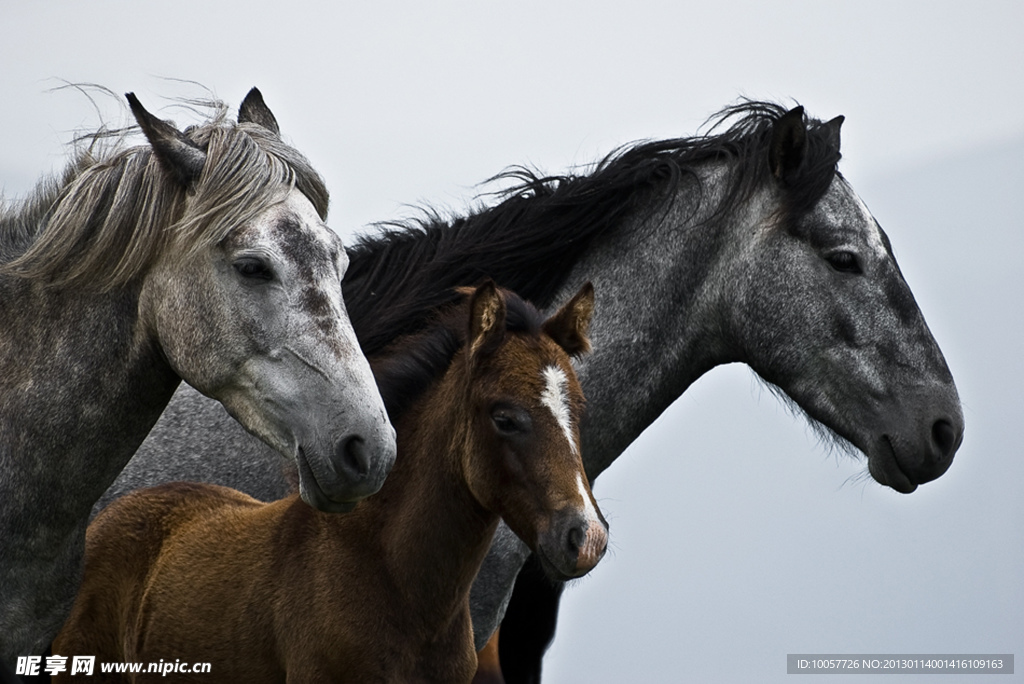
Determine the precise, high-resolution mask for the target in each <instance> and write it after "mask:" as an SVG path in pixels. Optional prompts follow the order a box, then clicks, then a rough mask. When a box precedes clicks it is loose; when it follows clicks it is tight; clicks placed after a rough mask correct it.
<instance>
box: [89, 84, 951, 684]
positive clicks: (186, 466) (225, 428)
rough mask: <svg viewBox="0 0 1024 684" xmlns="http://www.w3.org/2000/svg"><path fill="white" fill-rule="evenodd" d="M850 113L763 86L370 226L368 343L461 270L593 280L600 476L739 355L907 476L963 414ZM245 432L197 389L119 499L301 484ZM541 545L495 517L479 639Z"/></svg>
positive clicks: (475, 276) (513, 643) (356, 280)
mask: <svg viewBox="0 0 1024 684" xmlns="http://www.w3.org/2000/svg"><path fill="white" fill-rule="evenodd" d="M841 123H842V118H841V117H839V118H836V119H833V120H831V121H828V122H821V121H817V120H813V119H808V118H807V117H805V115H804V113H803V109H802V108H801V107H797V108H795V109H793V110H790V111H788V112H787V111H786V110H785V109H783V108H780V107H779V106H777V105H774V104H770V103H760V102H747V103H743V104H741V105H737V106H736V107H733V108H730V109H727V110H724V111H723V112H722V113H721V114H720V115H719V118H718V119H717V121H716V124H715V126H713V127H712V128H711V129H710V130H709V132H708V133H707V134H706V135H702V136H698V137H693V138H686V139H678V140H665V141H657V142H650V143H643V144H638V145H634V146H630V147H627V148H624V149H622V150H619V151H617V152H615V153H613V154H612V155H610V156H609V157H607V158H606V159H604V160H603V161H602V162H600V163H599V164H598V165H597V166H596V168H595V169H594V170H593V171H592V172H591V173H589V174H587V175H583V176H579V177H549V178H538V177H536V176H534V175H533V174H532V173H530V172H528V171H526V170H514V171H512V172H510V173H508V174H506V175H505V177H506V178H509V177H511V178H512V179H516V180H518V181H519V184H518V185H517V186H516V187H514V188H513V189H511V190H509V191H508V193H507V195H506V199H505V200H504V201H502V202H501V203H499V204H497V205H496V206H493V207H491V208H487V209H484V210H481V211H479V212H477V213H474V214H473V215H470V216H468V217H465V218H460V219H457V220H454V221H451V222H446V221H443V220H441V219H439V218H437V217H432V216H428V217H427V218H426V219H424V220H423V221H421V222H418V223H416V224H415V225H404V226H403V225H397V226H392V227H391V228H390V229H388V230H386V231H384V232H383V233H382V234H380V235H376V236H373V237H369V238H365V239H363V240H362V242H361V243H359V244H357V245H356V246H355V247H354V248H352V249H351V250H350V257H351V259H352V263H351V267H350V269H349V271H348V274H347V275H346V278H345V297H346V303H347V305H348V309H349V313H350V315H351V317H352V321H353V326H354V327H355V330H356V334H357V335H358V337H359V340H360V343H361V344H362V345H363V349H364V351H366V352H367V353H368V354H373V353H374V352H376V351H379V350H380V349H381V348H382V347H383V346H384V345H386V344H387V342H389V341H390V340H392V339H394V337H396V336H397V335H399V334H402V333H408V332H412V331H415V330H417V329H421V328H422V327H423V326H424V325H425V324H426V322H427V320H428V315H429V314H428V312H429V311H430V310H431V309H432V308H433V307H435V306H438V305H439V304H441V303H443V302H444V301H446V300H447V299H448V298H450V297H451V296H452V295H451V294H450V291H449V288H451V287H452V286H454V285H466V284H472V283H474V282H477V281H479V280H480V279H481V278H483V277H484V276H488V275H489V276H491V277H493V278H494V279H495V280H496V281H497V282H498V283H499V284H501V285H503V286H506V287H509V288H511V289H514V290H517V291H518V292H520V293H521V294H522V295H523V296H524V297H525V298H527V299H530V300H532V301H533V302H535V303H537V304H539V305H540V306H549V305H550V304H551V303H552V302H554V301H558V300H559V299H560V298H565V297H567V296H568V295H569V294H571V293H572V292H574V291H576V290H577V289H579V287H580V285H582V283H583V282H585V281H587V280H590V281H593V283H594V285H595V286H596V288H597V292H598V299H597V303H596V306H597V312H598V315H597V317H596V319H595V323H594V327H593V329H592V331H591V332H592V340H593V343H594V353H593V354H592V355H591V356H589V357H587V358H586V359H584V360H582V361H581V362H580V363H579V375H580V378H581V380H582V383H583V388H584V392H585V393H586V395H587V415H586V419H585V421H584V423H583V427H582V438H583V445H584V454H585V456H584V458H585V464H586V467H587V472H588V474H589V475H590V477H591V478H593V477H596V476H597V475H599V474H600V473H601V472H602V471H603V470H604V469H605V468H607V467H608V466H609V465H610V464H611V463H612V461H614V460H615V459H616V458H617V457H618V456H619V454H621V453H622V452H623V451H624V450H625V449H626V447H627V446H628V445H629V444H630V443H631V442H632V441H633V440H634V439H636V437H637V436H638V435H639V434H640V433H641V432H643V430H644V429H645V428H646V427H647V426H648V425H650V424H651V423H652V422H653V421H654V420H655V419H656V418H657V417H658V415H660V414H661V412H662V411H664V410H665V409H666V408H667V407H668V406H669V404H671V403H672V402H673V401H674V400H675V399H676V398H677V397H679V395H680V394H682V393H683V391H684V390H686V388H687V387H689V386H690V384H692V383H693V382H694V381H695V380H696V379H697V378H699V377H700V376H701V375H703V374H704V373H706V372H707V371H708V370H710V369H711V368H714V367H715V366H717V365H719V364H725V363H732V362H743V363H746V364H748V365H750V367H751V368H753V370H754V371H755V372H756V373H757V374H758V375H759V376H760V377H761V378H762V379H763V380H764V381H765V382H767V383H769V384H770V386H771V387H772V388H773V389H776V390H777V391H778V394H779V395H780V396H783V397H788V398H789V399H790V400H792V402H794V403H795V405H796V406H798V407H799V408H800V409H802V411H803V412H804V413H805V414H806V415H807V416H808V418H809V420H810V421H811V423H812V424H813V425H814V426H816V427H818V428H820V429H821V430H822V431H823V432H824V433H825V434H827V435H830V436H831V437H832V438H834V439H835V441H836V442H837V443H838V444H840V445H841V446H845V447H850V448H852V449H854V450H858V451H860V452H863V453H864V454H865V455H866V456H867V465H868V471H869V472H870V474H871V475H872V476H873V477H874V479H875V480H877V481H878V482H880V483H881V484H883V485H888V486H890V487H892V488H893V489H896V490H898V491H900V492H911V491H913V490H914V489H915V488H916V487H917V486H918V485H919V484H921V483H924V482H928V481H929V480H932V479H934V478H936V477H938V476H940V475H941V474H942V473H944V472H945V471H946V469H947V468H948V467H949V465H950V463H951V462H952V459H953V455H954V453H955V452H956V450H957V448H958V447H959V445H960V442H961V439H962V436H963V416H962V413H961V409H960V401H959V398H958V396H957V391H956V387H955V386H954V384H953V378H952V376H951V375H950V372H949V369H948V368H947V366H946V363H945V360H944V359H943V357H942V353H941V352H940V351H939V348H938V346H937V345H936V343H935V341H934V339H933V338H932V335H931V333H930V332H929V330H928V327H927V325H926V324H925V321H924V318H923V317H922V315H921V312H920V310H919V309H918V307H917V304H916V303H915V301H914V297H913V295H912V294H911V292H910V289H909V288H908V287H907V284H906V282H905V281H904V279H903V276H902V275H901V273H900V270H899V267H898V266H897V265H896V261H895V259H894V258H893V252H892V248H891V246H890V244H889V239H888V238H887V237H886V235H885V233H884V232H882V230H881V228H880V227H879V225H878V224H877V222H876V221H875V220H874V218H873V217H872V216H871V214H870V213H869V212H868V210H867V208H866V207H865V206H864V204H863V202H861V200H860V199H859V198H858V197H857V195H856V194H855V193H854V191H853V189H852V188H851V187H850V185H849V184H848V183H847V182H846V180H845V179H844V178H843V177H842V176H841V175H840V174H839V173H838V171H837V168H836V166H837V163H838V161H839V157H840V154H839V132H840V125H841ZM246 440H247V437H246V436H245V435H244V434H242V433H241V432H240V431H239V430H238V429H237V428H235V427H234V426H233V425H231V424H230V422H229V421H227V420H226V417H225V415H224V414H223V410H222V409H220V408H219V407H218V406H216V404H213V403H211V402H209V401H207V400H204V399H202V398H201V397H199V396H198V395H197V394H196V393H194V392H189V391H188V390H183V391H182V392H179V394H178V395H177V396H176V397H175V399H174V400H173V401H172V402H171V404H170V406H169V407H168V409H167V412H166V413H165V415H164V417H163V418H162V419H161V421H160V423H158V425H157V427H156V429H154V431H153V432H152V433H151V435H150V437H149V439H148V440H147V442H146V444H145V445H143V447H142V449H140V451H139V453H138V454H137V455H136V457H135V459H134V460H133V461H132V463H131V464H130V465H129V467H128V468H127V469H126V470H125V472H124V473H123V475H122V478H121V479H120V480H119V481H118V482H117V484H116V485H115V488H113V489H112V490H111V492H108V494H107V496H106V498H107V499H109V498H111V497H113V496H116V495H117V494H120V493H123V492H125V491H127V490H129V489H132V488H134V487H139V486H143V485H148V484H155V483H157V482H161V481H165V480H172V479H194V480H203V481H209V482H216V483H219V484H224V485H228V486H231V487H236V488H239V489H242V490H244V491H246V492H248V493H250V494H253V495H254V496H257V497H261V498H265V499H269V498H274V497H278V496H281V495H283V494H284V493H285V492H286V490H287V487H288V484H287V478H286V477H284V476H282V474H281V472H280V470H281V469H280V467H279V465H278V463H277V461H276V460H275V459H273V458H271V457H270V455H269V454H268V453H267V451H266V449H265V448H262V447H260V445H258V444H256V443H254V442H252V443H249V442H251V440H249V442H246ZM224 452H226V453H224ZM172 454H173V457H172V456H171V455H172ZM526 559H527V550H526V547H525V546H524V545H523V544H522V543H521V542H519V541H518V540H517V539H516V538H515V536H514V535H513V534H512V533H511V532H509V531H508V529H507V528H504V527H501V528H499V531H498V533H497V535H496V537H495V540H494V543H493V545H492V547H491V551H490V554H489V555H488V557H487V560H486V561H485V564H484V567H483V568H482V570H481V572H480V575H479V577H478V578H477V581H476V584H475V585H474V591H473V597H472V602H473V620H474V631H475V634H476V640H477V646H478V647H482V646H483V645H484V644H485V642H487V640H488V638H489V637H490V635H491V634H492V633H493V631H494V629H495V627H496V626H497V625H498V623H499V622H500V621H501V619H502V616H503V614H504V612H505V609H506V605H507V602H508V600H509V596H510V593H511V592H512V588H513V583H514V582H515V579H516V575H517V573H518V572H519V570H520V568H521V567H522V566H523V564H524V562H525V561H526ZM517 592H518V589H517ZM552 601H553V602H555V603H554V605H552V603H551V602H552ZM527 603H528V604H530V607H531V608H535V609H538V610H539V612H540V613H541V614H542V617H543V620H544V621H545V624H541V625H538V624H537V622H536V620H537V619H538V618H537V616H536V615H535V614H532V613H531V612H530V611H526V613H525V618H523V619H522V620H521V623H525V624H526V625H527V627H528V629H527V630H526V631H529V632H532V633H535V634H536V633H539V636H538V637H537V638H536V640H535V642H534V643H532V644H526V643H524V641H523V640H522V639H521V638H520V637H521V635H520V634H517V632H519V631H520V629H519V627H518V626H516V627H512V626H508V628H506V626H503V629H502V632H501V639H502V655H503V657H504V659H505V664H506V676H508V677H509V679H510V681H511V680H512V679H513V678H515V679H516V681H529V678H530V677H538V676H539V667H540V665H539V662H540V661H539V658H540V654H541V653H542V652H543V649H544V647H545V646H546V644H547V640H548V638H549V637H550V634H551V632H552V630H553V628H554V616H555V614H556V611H557V591H556V592H551V591H550V590H549V591H548V592H547V597H546V598H545V599H544V600H537V599H536V598H535V597H531V600H529V601H527ZM513 608H515V606H513ZM506 646H507V648H506ZM524 648H527V649H531V650H530V651H529V652H525V651H524V650H523V649H524ZM516 666H520V668H521V669H520V670H519V671H518V672H516V673H512V669H514V668H516ZM524 670H525V671H526V672H525V673H524V672H523V671H524ZM520 677H522V679H520Z"/></svg>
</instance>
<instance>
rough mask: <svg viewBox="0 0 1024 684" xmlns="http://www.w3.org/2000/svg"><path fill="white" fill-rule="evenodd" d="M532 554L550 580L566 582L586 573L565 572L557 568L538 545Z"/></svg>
mask: <svg viewBox="0 0 1024 684" xmlns="http://www.w3.org/2000/svg"><path fill="white" fill-rule="evenodd" d="M534 555H535V556H536V557H537V558H538V559H539V560H540V566H541V568H543V570H544V574H545V575H547V577H548V579H549V580H551V581H552V582H568V581H569V580H573V579H576V578H578V577H581V576H582V575H583V574H586V573H576V572H570V573H567V572H566V571H565V570H562V569H561V568H559V567H558V566H557V565H556V564H555V563H553V562H552V561H551V560H549V559H548V557H547V554H546V553H544V548H543V547H541V546H538V547H537V548H536V549H535V550H534Z"/></svg>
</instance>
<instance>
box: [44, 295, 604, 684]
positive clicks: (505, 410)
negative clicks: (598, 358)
mask: <svg viewBox="0 0 1024 684" xmlns="http://www.w3.org/2000/svg"><path fill="white" fill-rule="evenodd" d="M593 301H594V290H593V288H592V287H591V286H590V284H589V283H588V284H586V285H584V286H583V288H582V289H581V290H580V292H579V293H577V294H576V295H575V296H574V297H573V298H572V299H571V300H569V302H568V303H566V304H565V306H563V307H562V308H561V309H559V310H558V312H557V313H555V314H554V315H553V316H551V317H550V318H547V319H545V318H544V317H542V316H541V315H540V314H539V312H537V310H536V309H534V308H533V307H532V306H530V305H529V304H527V303H526V302H524V301H523V300H521V299H519V298H518V297H516V296H515V295H513V294H512V293H510V292H502V291H499V290H498V289H497V288H496V287H495V286H494V284H493V282H490V281H487V282H485V283H484V284H482V285H481V286H480V287H478V288H477V289H475V290H474V291H473V292H472V293H471V294H469V295H468V296H467V298H466V301H465V302H464V303H463V304H461V305H459V306H455V307H453V308H452V309H451V310H450V311H448V312H446V313H444V314H441V315H440V316H439V319H438V321H437V322H436V323H435V324H434V325H432V326H430V327H429V328H428V329H427V330H426V331H424V332H423V333H421V334H418V335H414V336H412V337H410V338H408V339H405V340H400V341H399V342H397V343H396V345H395V348H394V349H393V350H392V351H390V352H388V353H386V354H385V355H384V356H383V357H382V358H380V359H376V360H374V361H372V363H373V365H374V370H375V375H376V377H377V379H378V383H379V384H380V387H381V391H382V394H383V396H384V397H385V401H386V404H387V406H388V411H389V415H390V417H391V419H392V421H394V424H395V426H396V428H397V434H398V458H397V462H396V465H395V468H394V470H393V472H392V473H391V474H390V476H389V477H388V480H387V481H386V482H385V483H384V486H383V487H382V488H381V490H380V492H379V493H378V494H377V495H375V496H373V497H371V498H370V499H368V500H366V501H365V502H363V503H361V504H360V505H359V506H357V507H356V508H355V510H354V511H352V512H351V513H348V514H346V515H331V514H325V513H321V512H319V511H316V510H315V509H312V508H310V507H309V506H307V505H305V504H304V503H302V502H301V501H299V499H298V496H297V495H294V494H293V495H291V496H289V497H287V498H285V499H282V500H280V501H277V502H273V503H261V502H259V501H257V500H255V499H253V498H252V497H250V496H247V495H245V494H242V493H240V492H238V491H237V490H232V489H226V488H223V487H219V486H217V485H208V484H207V485H204V484H194V483H169V484H164V485H161V486H158V487H155V488H152V489H145V490H140V491H138V492H136V493H134V494H132V495H130V496H127V497H125V498H123V499H120V500H118V501H117V502H116V503H115V504H114V505H112V506H110V507H108V508H107V509H105V510H104V511H103V513H102V514H101V515H100V516H99V517H97V518H96V520H95V521H94V522H93V523H92V525H91V526H90V528H89V532H88V542H87V545H86V562H85V576H84V579H83V581H82V590H81V592H80V594H79V596H78V598H77V599H76V602H75V605H74V608H73V609H72V611H71V615H70V617H69V618H68V622H67V623H66V624H65V625H64V628H63V629H62V631H61V633H60V634H59V635H58V636H57V639H56V640H55V641H54V644H53V648H54V652H55V653H90V654H95V655H96V657H97V658H98V659H99V660H101V661H107V662H110V661H150V662H156V660H157V658H161V659H163V661H164V662H170V661H171V660H172V659H178V658H180V659H186V658H187V659H189V660H192V661H197V660H198V661H203V662H208V663H210V664H211V671H212V672H215V674H216V678H217V681H219V682H245V683H247V684H251V683H254V682H255V683H259V682H285V681H288V682H313V681H333V682H370V681H395V682H397V681H402V682H407V681H417V682H437V683H438V684H453V683H455V682H464V683H468V682H469V681H470V680H471V679H472V677H473V675H474V673H475V671H476V651H475V647H474V643H473V632H472V624H471V621H470V615H469V590H470V586H471V584H472V581H473V578H474V577H475V576H476V572H477V570H478V569H479V567H480V563H481V562H482V561H483V558H484V555H485V554H486V553H487V549H488V547H489V546H490V541H491V537H492V536H493V534H494V530H495V529H496V528H497V524H498V520H499V516H500V518H501V519H502V520H504V521H505V522H506V524H507V525H508V526H509V527H510V528H511V529H512V530H514V531H515V533H516V535H518V537H519V538H520V539H522V540H523V541H524V543H526V544H527V545H528V546H529V547H530V548H531V549H532V550H533V551H534V552H535V553H537V555H538V557H539V558H541V559H543V562H544V564H545V567H546V569H547V571H548V573H549V575H551V576H552V577H554V578H557V579H560V580H565V579H569V578H573V577H579V576H581V575H583V574H585V573H587V572H589V571H590V570H591V569H592V568H593V567H594V566H595V565H596V564H597V563H598V561H599V560H600V559H601V557H602V556H603V555H604V552H605V549H606V548H607V523H606V522H605V520H604V518H603V517H602V516H601V514H600V511H599V510H598V508H597V504H596V503H595V501H594V497H593V494H592V493H591V492H590V488H589V486H588V485H587V481H586V476H585V475H584V472H583V462H582V460H581V457H580V450H579V430H578V425H579V419H580V414H581V412H582V409H583V394H582V391H581V390H580V387H579V383H578V382H577V380H576V376H575V374H574V373H573V369H572V366H571V363H570V355H574V356H578V355H581V354H583V353H584V352H585V351H586V350H587V348H588V346H589V341H588V339H587V328H588V326H589V324H590V318H591V314H592V312H593ZM163 676H164V674H163V673H157V674H154V675H152V676H151V677H150V678H149V679H153V678H160V677H163ZM121 677H124V679H121ZM204 678H208V677H207V675H206V674H205V673H203V674H200V675H197V676H196V677H192V678H190V677H189V676H188V674H187V673H186V674H185V675H184V676H182V677H180V679H181V680H182V681H202V680H203V679H204ZM67 679H70V675H69V674H65V676H64V678H63V679H62V677H57V679H56V681H64V680H67ZM147 680H148V679H147V678H146V677H126V676H124V675H118V676H116V677H113V678H111V679H110V680H108V681H147Z"/></svg>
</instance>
